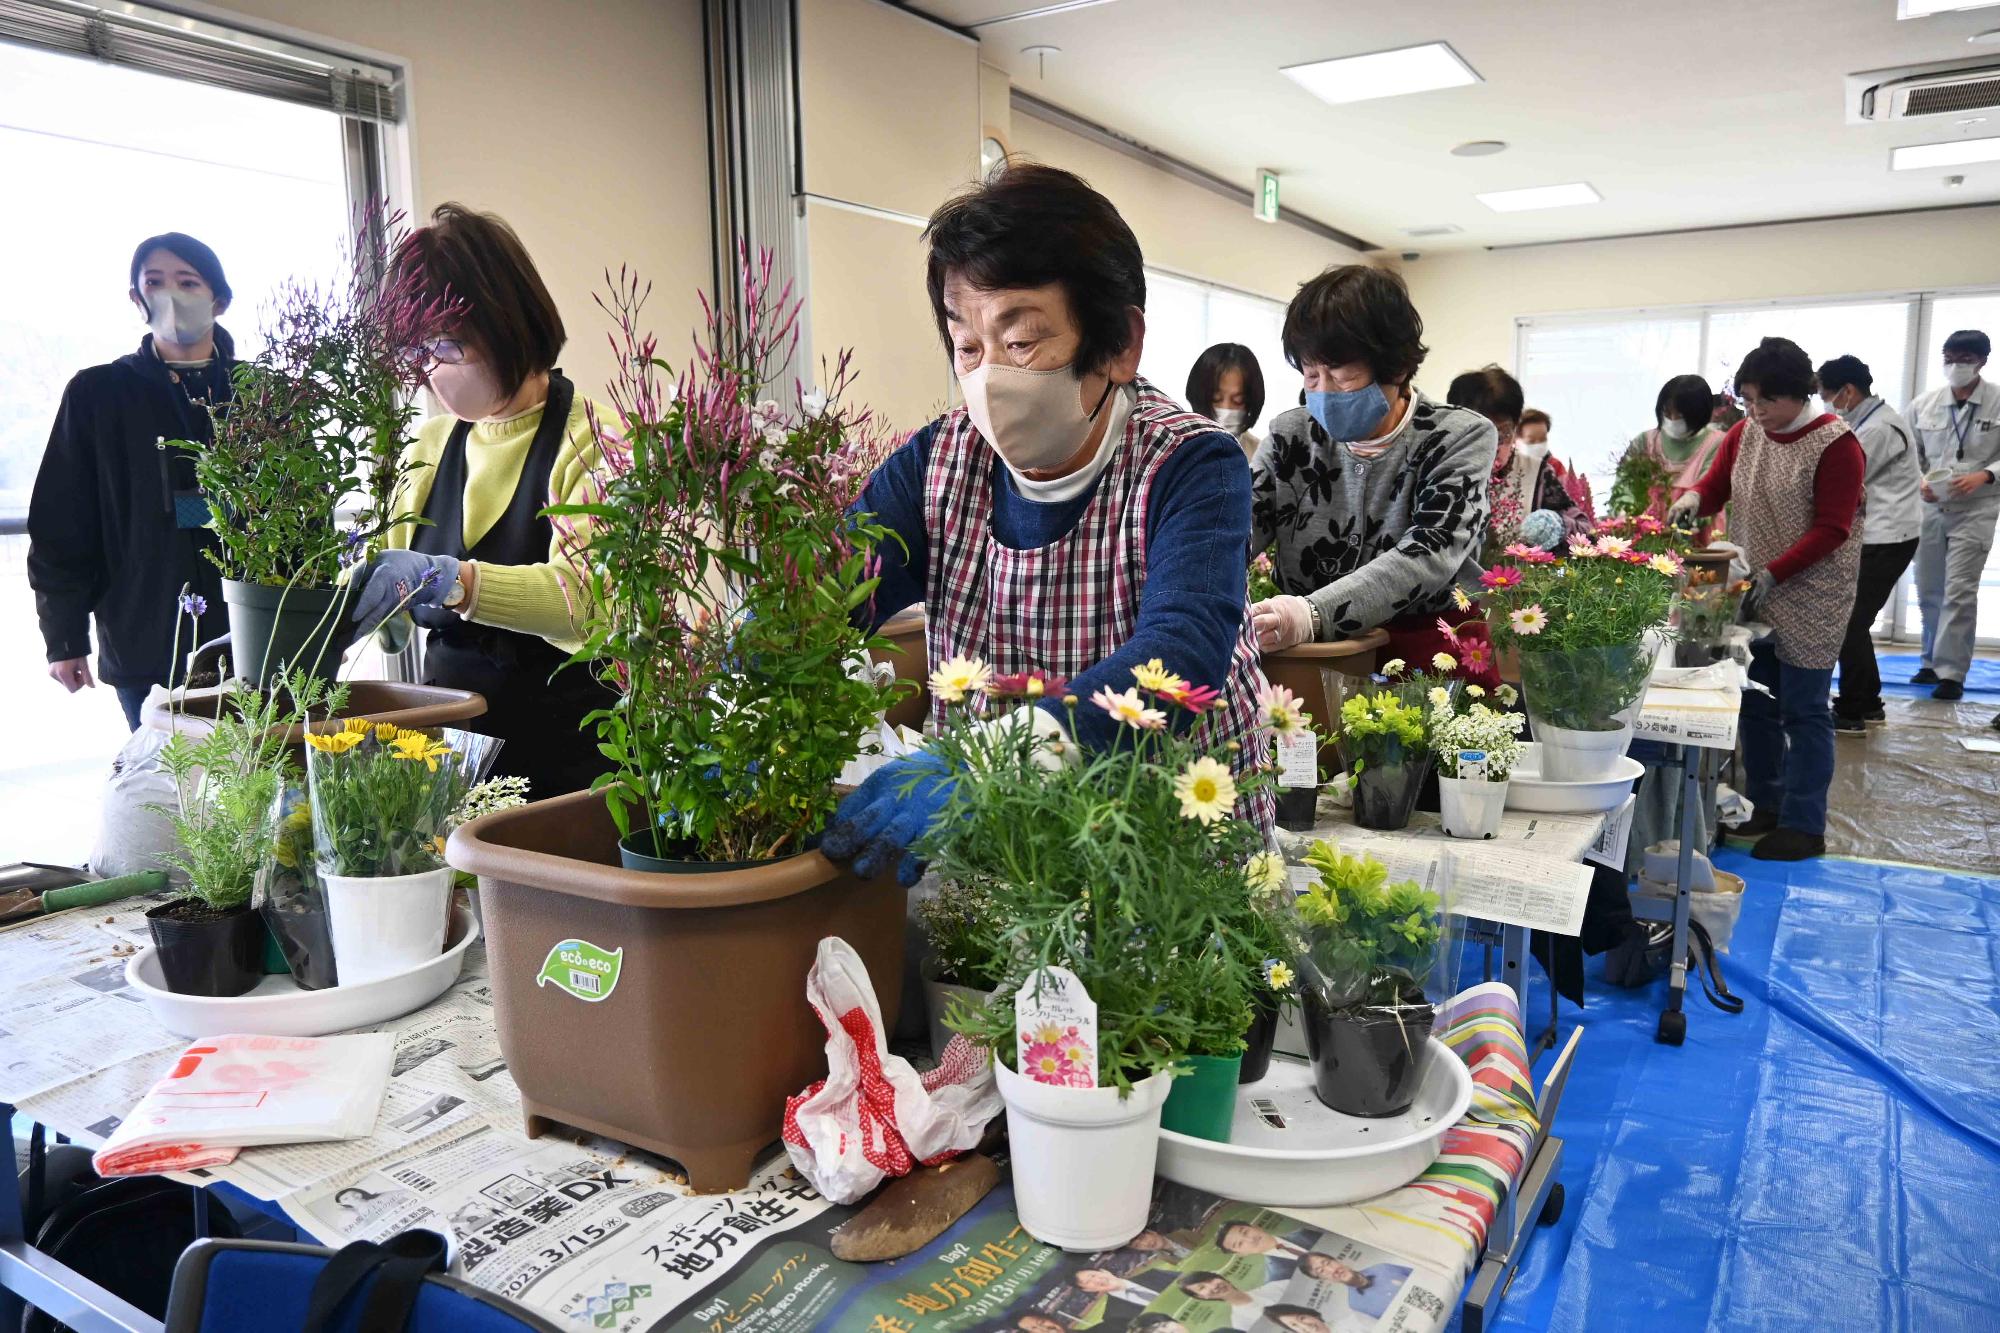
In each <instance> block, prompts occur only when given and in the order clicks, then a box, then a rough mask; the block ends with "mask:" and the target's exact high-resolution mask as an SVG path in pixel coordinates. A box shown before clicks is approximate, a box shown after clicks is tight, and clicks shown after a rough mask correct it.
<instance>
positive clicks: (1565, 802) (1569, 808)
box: [1507, 755, 1646, 815]
mask: <svg viewBox="0 0 2000 1333" xmlns="http://www.w3.org/2000/svg"><path fill="white" fill-rule="evenodd" d="M1645 772H1646V766H1645V765H1644V764H1642V763H1640V762H1639V761H1638V760H1637V759H1634V758H1632V756H1630V755H1625V756H1623V757H1621V758H1620V759H1619V760H1618V769H1617V776H1616V777H1610V778H1602V779H1599V780H1598V781H1596V782H1550V781H1548V780H1547V779H1545V778H1543V777H1542V775H1541V773H1540V771H1539V770H1533V769H1531V770H1527V771H1523V770H1522V769H1520V768H1518V767H1517V768H1515V770H1514V774H1513V776H1512V777H1510V778H1508V779H1507V808H1508V809H1509V810H1529V811H1533V812H1535V813H1537V814H1545V815H1594V814H1602V813H1603V812H1604V811H1606V810H1616V809H1617V808H1618V807H1619V806H1621V805H1623V804H1624V803H1625V798H1626V797H1627V796H1630V795H1631V794H1632V784H1633V783H1635V782H1637V781H1638V780H1639V779H1640V777H1641V776H1643V775H1644V773H1645Z"/></svg>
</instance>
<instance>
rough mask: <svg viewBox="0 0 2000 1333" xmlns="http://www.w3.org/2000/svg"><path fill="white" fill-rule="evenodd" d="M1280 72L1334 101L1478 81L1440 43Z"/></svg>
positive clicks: (1368, 98)
mask: <svg viewBox="0 0 2000 1333" xmlns="http://www.w3.org/2000/svg"><path fill="white" fill-rule="evenodd" d="M1284 72H1285V73H1286V74H1287V75H1289V76H1290V77H1291V79H1292V81H1293V82H1294V83H1297V84H1298V85H1299V86H1300V87H1301V88H1304V89H1305V90H1306V91H1307V92H1309V93H1311V94H1312V95H1313V96H1314V97H1317V98H1319V99H1320V100H1321V101H1322V102H1331V103H1333V104H1334V105H1335V106H1340V105H1343V104H1345V103H1348V102H1367V101H1372V100H1373V99H1375V98H1378V97H1401V96H1402V95H1403V94H1405V93H1426V92H1430V91H1432V90H1434V89H1437V88H1463V87H1465V86H1466V85H1467V84H1473V83H1478V82H1479V81H1480V80H1479V75H1478V74H1477V73H1476V72H1474V70H1473V68H1472V66H1470V65H1468V64H1466V63H1465V61H1464V60H1462V59H1460V57H1459V54H1458V52H1456V51H1454V50H1452V49H1451V47H1450V45H1449V44H1447V43H1445V42H1428V43H1426V44H1424V45H1422V46H1405V47H1402V48H1400V49H1398V50H1395V51H1376V52H1373V53H1371V54H1369V55H1362V56H1341V57H1339V58H1338V59H1335V60H1315V61H1313V62H1311V63H1310V64H1304V65H1286V66H1284Z"/></svg>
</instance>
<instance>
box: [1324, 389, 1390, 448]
mask: <svg viewBox="0 0 2000 1333" xmlns="http://www.w3.org/2000/svg"><path fill="white" fill-rule="evenodd" d="M1306 411H1308V412H1310V413H1312V419H1313V420H1314V421H1317V422H1318V423H1319V424H1320V429H1322V430H1324V431H1325V432H1326V433H1327V434H1328V435H1330V436H1332V437H1333V438H1334V439H1336V440H1341V441H1347V440H1365V439H1368V438H1369V436H1368V432H1369V431H1371V430H1373V429H1374V428H1375V425H1376V423H1377V422H1379V421H1381V420H1382V418H1383V417H1386V416H1387V415H1389V398H1388V395H1387V394H1384V393H1383V392H1382V386H1381V385H1379V384H1370V385H1368V386H1367V387H1365V388H1360V389H1354V390H1351V391H1349V392H1347V393H1308V394H1307V395H1306Z"/></svg>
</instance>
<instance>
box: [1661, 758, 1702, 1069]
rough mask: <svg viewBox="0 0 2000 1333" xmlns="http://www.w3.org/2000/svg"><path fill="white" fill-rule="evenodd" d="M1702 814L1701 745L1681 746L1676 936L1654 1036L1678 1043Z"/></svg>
mask: <svg viewBox="0 0 2000 1333" xmlns="http://www.w3.org/2000/svg"><path fill="white" fill-rule="evenodd" d="M1700 818H1701V749H1700V747H1699V746H1694V745H1683V746H1681V847H1680V855H1679V856H1678V857H1676V858H1675V861H1674V938H1673V944H1672V946H1671V947H1672V950H1673V952H1672V953H1671V954H1669V955H1668V960H1667V961H1668V967H1667V1002H1666V1006H1665V1007H1664V1008H1663V1009H1661V1011H1660V1026H1659V1029H1658V1030H1657V1031H1656V1032H1655V1033H1654V1034H1653V1035H1654V1040H1656V1041H1659V1042H1663V1043H1665V1044H1666V1045H1669V1046H1679V1045H1680V1044H1681V1043H1682V1042H1684V1041H1686V1040H1687V1013H1686V1011H1685V1010H1684V1009H1683V1008H1682V1002H1683V1000H1685V998H1686V996H1687V950H1688V915H1689V912H1690V911H1691V910H1692V908H1693V906H1694V889H1693V885H1692V884H1691V882H1690V881H1691V880H1692V879H1693V877H1694V833H1695V821H1696V820H1698V819H1700Z"/></svg>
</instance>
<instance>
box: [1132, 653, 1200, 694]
mask: <svg viewBox="0 0 2000 1333" xmlns="http://www.w3.org/2000/svg"><path fill="white" fill-rule="evenodd" d="M1132 679H1133V680H1135V681H1137V682H1138V684H1139V688H1140V689H1142V690H1149V691H1151V692H1152V693H1154V694H1165V693H1167V692H1168V691H1169V690H1180V689H1185V688H1187V682H1186V681H1184V680H1182V679H1181V678H1180V677H1179V676H1176V675H1175V674H1174V673H1173V672H1171V671H1169V670H1167V667H1166V663H1164V662H1162V661H1160V659H1159V658H1157V657H1156V658H1154V659H1153V660H1152V661H1150V662H1144V663H1141V664H1140V665H1138V666H1135V667H1133V668H1132Z"/></svg>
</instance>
